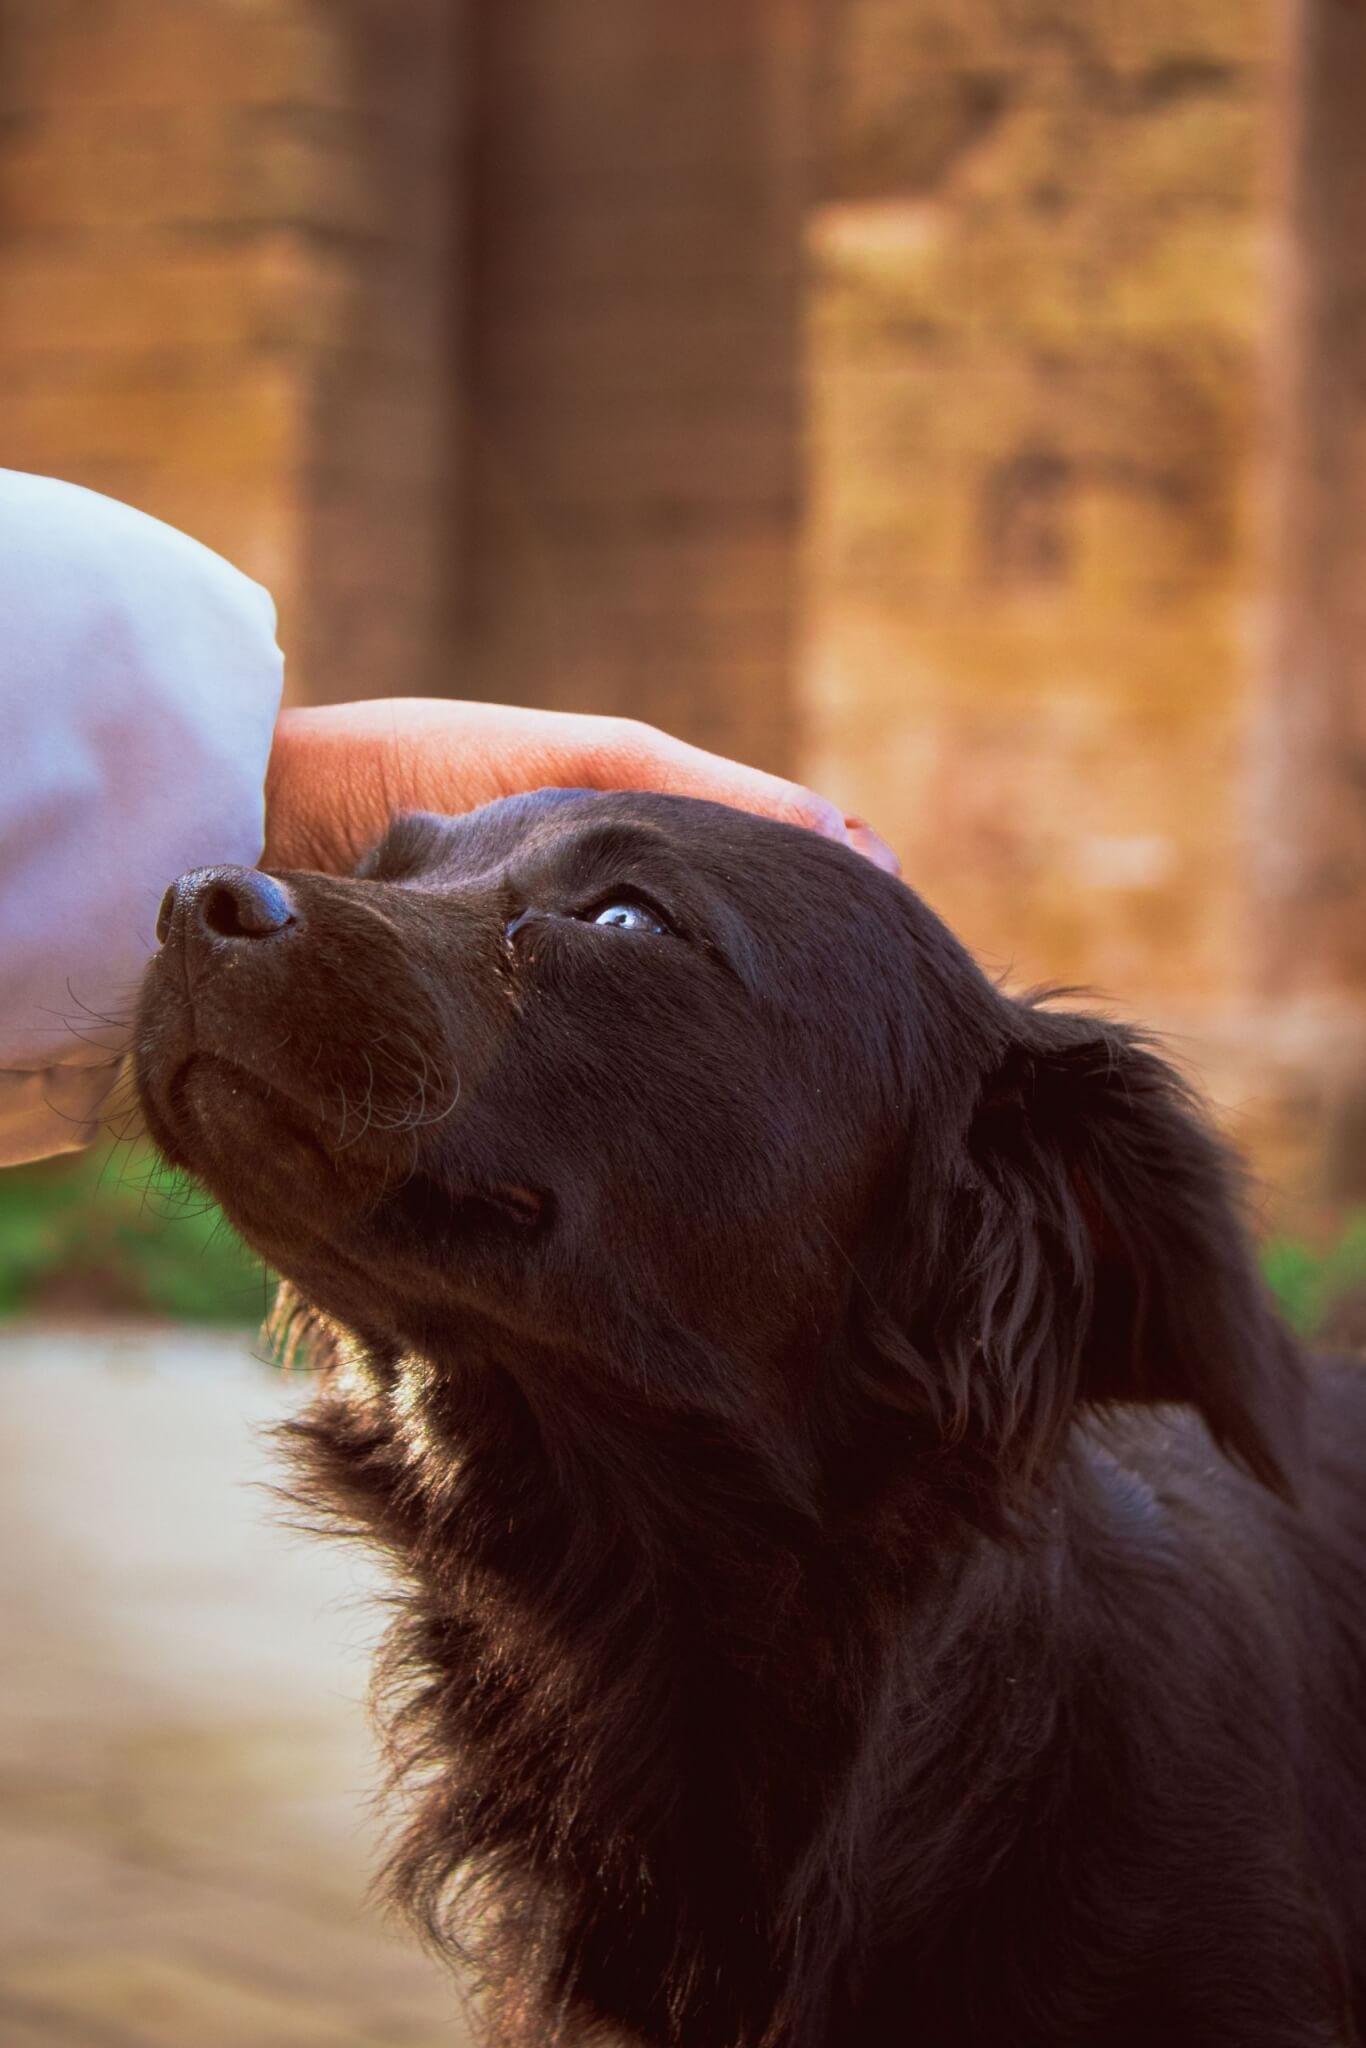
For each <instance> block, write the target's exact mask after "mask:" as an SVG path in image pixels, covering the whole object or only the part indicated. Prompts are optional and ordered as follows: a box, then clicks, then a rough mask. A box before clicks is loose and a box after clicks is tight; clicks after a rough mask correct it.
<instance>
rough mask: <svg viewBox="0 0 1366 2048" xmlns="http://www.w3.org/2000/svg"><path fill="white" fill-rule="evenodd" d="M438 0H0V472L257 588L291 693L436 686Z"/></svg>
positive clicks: (446, 129)
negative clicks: (41, 479)
mask: <svg viewBox="0 0 1366 2048" xmlns="http://www.w3.org/2000/svg"><path fill="white" fill-rule="evenodd" d="M459 21H460V10H459V8H458V6H456V5H454V4H453V0H347V4H346V5H338V6H320V5H317V4H314V0H0V461H2V462H4V463H5V464H6V465H8V466H9V467H11V468H18V469H35V470H44V471H49V472H52V473H53V474H56V475H58V476H63V477H68V478H70V479H72V480H74V481H76V482H79V483H85V484H89V485H91V486H93V487H94V488H95V489H98V490H103V491H108V492H110V493H112V494H113V495H114V496H116V497H123V498H127V499H130V500H131V501H132V502H133V503H135V504H137V505H140V506H142V507H143V509H144V510H146V511H149V512H153V513H156V514H157V515H158V516H160V517H161V518H164V519H168V520H170V521H171V522H172V523H173V524H176V525H180V526H184V527H187V528H188V529H189V530H190V531H191V532H192V533H194V534H196V535H197V536H198V537H199V538H201V539H202V540H205V541H207V542H208V543H209V544H210V546H213V547H216V548H219V549H221V550H222V551H223V552H224V553H226V554H228V555H230V556H232V557H233V558H234V559H235V560H236V561H238V562H239V563H240V564H241V565H242V567H244V568H245V569H247V570H249V571H250V572H251V573H252V574H253V575H256V576H259V577H261V578H262V579H263V580H264V581H265V582H266V583H268V584H269V585H270V587H271V589H272V590H273V591H274V593H275V595H276V599H277V602H278V604H279V606H280V611H281V617H282V639H283V642H284V645H285V647H286V650H287V653H288V655H289V671H290V679H289V688H290V690H291V693H292V694H295V695H308V696H315V697H317V696H322V697H333V696H351V695H360V694H367V693H370V692H372V691H374V690H376V689H379V690H397V689H425V688H429V687H435V686H439V685H440V684H441V683H442V682H443V681H444V678H445V676H446V674H447V672H448V664H447V661H446V659H445V656H446V654H447V651H448V638H449V621H450V617H451V613H452V610H453V595H454V594H453V587H452V583H451V567H452V562H453V560H454V551H453V548H452V545H451V508H450V482H451V476H452V473H453V470H454V467H455V464H456V448H455V443H454V438H453V436H452V435H451V433H450V432H449V431H448V416H449V412H450V400H451V392H450V366H451V363H452V360H453V358H454V353H455V348H454V322H455V313H454V299H455V293H456V289H457V286H458V275H459V266H458V263H457V262H456V261H455V260H453V259H454V254H455V245H456V238H457V233H458V229H457V207H456V196H457V195H456V189H455V182H454V178H453V153H454V133H455V128H456V123H457V120H458V115H459V110H460V106H461V93H460V89H459V81H460V63H459V52H458V45H457V30H458V27H459Z"/></svg>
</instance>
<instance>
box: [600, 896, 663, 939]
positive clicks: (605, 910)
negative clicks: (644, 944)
mask: <svg viewBox="0 0 1366 2048" xmlns="http://www.w3.org/2000/svg"><path fill="white" fill-rule="evenodd" d="M588 922H589V923H590V924H605V925H610V926H611V928H612V929H613V930H614V931H623V932H662V931H663V930H664V926H663V925H662V924H661V923H660V921H659V919H658V918H657V917H656V916H655V914H654V912H653V911H652V910H651V909H650V908H649V907H648V905H647V904H644V903H632V902H629V901H625V902H621V903H606V904H604V905H603V907H602V909H601V910H595V911H593V912H592V913H591V914H590V916H589V918H588Z"/></svg>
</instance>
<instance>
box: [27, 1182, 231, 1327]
mask: <svg viewBox="0 0 1366 2048" xmlns="http://www.w3.org/2000/svg"><path fill="white" fill-rule="evenodd" d="M269 1299H270V1288H269V1286H268V1284H267V1279H266V1272H265V1268H264V1267H263V1265H262V1263H261V1261H260V1260H259V1259H258V1258H257V1257H256V1255H255V1254H254V1253H253V1252H250V1251H248V1250H247V1248H246V1246H245V1245H244V1244H243V1243H242V1242H241V1240H240V1238H238V1237H237V1236H236V1235H235V1233H234V1232H233V1231H232V1230H231V1228H230V1227H229V1225H228V1224H227V1223H226V1221H225V1220H224V1218H223V1214H222V1212H221V1210H219V1209H218V1208H217V1207H216V1206H215V1205H214V1204H213V1203H211V1202H209V1201H208V1199H207V1198H206V1197H205V1196H204V1195H203V1194H201V1193H200V1192H199V1191H198V1190H197V1189H195V1188H193V1187H191V1186H190V1185H189V1184H188V1183H186V1182H183V1181H181V1180H179V1179H178V1178H177V1177H176V1176H174V1175H173V1174H171V1173H170V1172H169V1170H168V1169H167V1168H165V1167H163V1166H161V1165H160V1164H159V1163H158V1161H157V1159H156V1156H155V1154H154V1153H153V1152H152V1151H151V1149H150V1147H148V1146H143V1145H127V1144H121V1145H116V1146H114V1147H112V1148H110V1147H97V1148H96V1149H95V1150H94V1151H91V1152H87V1153H80V1154H75V1155H71V1156H69V1157H66V1158H62V1159H52V1160H44V1161H42V1162H41V1163H40V1164H38V1165H36V1166H16V1167H10V1168H9V1169H8V1170H7V1171H4V1172H0V1315H15V1314H20V1313H24V1312H26V1311H41V1310H43V1309H54V1310H56V1309H60V1308H67V1309H70V1308H82V1309H95V1310H103V1311H106V1312H109V1313H113V1314H119V1313H123V1314H129V1315H136V1314H143V1315H160V1316H169V1317H171V1318H173V1319H175V1320H177V1321H183V1322H205V1323H238V1324H248V1325H249V1324H252V1323H257V1322H259V1321H260V1320H261V1317H262V1315H263V1314H264V1312H265V1309H266V1306H267V1304H268V1302H269Z"/></svg>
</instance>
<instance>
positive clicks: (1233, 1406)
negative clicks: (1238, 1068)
mask: <svg viewBox="0 0 1366 2048" xmlns="http://www.w3.org/2000/svg"><path fill="white" fill-rule="evenodd" d="M159 931H160V935H161V938H162V941H163V943H162V946H161V950H160V952H159V953H158V954H157V956H156V957H155V958H154V960H153V962H152V964H151V965H150V967H149V969H148V973H147V977H146V981H145V985H144V988H143V991H142V996H141V1002H140V1008H139V1014H138V1022H137V1049H136V1068H137V1075H138V1081H139V1087H140V1092H141V1098H142V1102H143V1105H144V1109H145V1115H146V1119H147V1122H148V1124H149V1126H150V1129H151V1131H152V1134H153V1136H154V1137H155V1139H156V1141H157V1143H158V1144H159V1146H160V1148H161V1150H162V1151H163V1152H164V1154H165V1155H166V1157H167V1158H168V1159H169V1160H171V1161H172V1162H174V1163H175V1164H176V1165H177V1166H179V1167H181V1168H183V1169H185V1170H186V1171H187V1172H188V1173H190V1174H191V1175H193V1176H195V1177H196V1178H197V1179H198V1180H199V1181H200V1182H202V1183H203V1185H204V1186H205V1187H206V1188H207V1189H208V1190H210V1191H211V1193H212V1194H213V1195H214V1196H216V1197H217V1199H218V1200H219V1201H220V1202H221V1203H222V1205H223V1207H224V1209H225V1210H226V1211H227V1214H228V1216H229V1217H230V1219H231V1220H232V1222H233V1223H234V1224H235V1225H236V1227H237V1228H238V1230H239V1231H240V1232H241V1233H242V1235H243V1236H244V1237H245V1238H246V1239H247V1240H248V1242H249V1243H251V1244H252V1245H253V1246H255V1247H256V1249H257V1250H258V1251H259V1252H260V1253H261V1254H262V1255H263V1256H264V1257H265V1258H266V1259H267V1260H269V1261H270V1262H271V1263H272V1264H273V1265H274V1266H276V1267H277V1268H278V1269H279V1271H280V1272H281V1273H282V1274H283V1275H284V1276H285V1277H286V1279H287V1281H288V1282H289V1284H290V1286H291V1287H292V1288H293V1290H294V1292H295V1294H296V1296H297V1297H298V1299H299V1300H300V1301H301V1302H302V1303H304V1304H306V1305H307V1307H308V1310H309V1312H310V1313H311V1314H312V1315H313V1316H314V1317H315V1318H316V1319H317V1323H318V1327H319V1328H320V1329H321V1330H322V1331H323V1332H325V1333H326V1335H327V1342H326V1345H325V1347H324V1348H325V1352H326V1356H325V1360H324V1363H323V1365H322V1368H321V1376H320V1380H319V1384H318V1389H317V1392H316V1396H315V1398H314V1400H313V1403H312V1406H311V1408H310V1409H309V1410H308V1411H307V1412H306V1413H305V1415H304V1417H303V1419H302V1420H299V1421H297V1422H296V1423H294V1424H292V1425H290V1433H291V1437H292V1455H293V1457H294V1459H295V1461H296V1465H297V1469H298V1471H299V1473H300V1475H301V1479H300V1484H301V1486H302V1487H303V1488H304V1489H305V1490H306V1493H307V1496H308V1498H309V1499H310V1500H311V1502H312V1503H313V1504H314V1505H315V1506H316V1507H317V1508H318V1509H319V1510H321V1511H322V1512H323V1513H324V1514H325V1515H326V1516H327V1517H329V1518H330V1519H331V1520H332V1521H333V1523H335V1524H336V1525H338V1526H341V1527H344V1528H346V1529H348V1530H350V1531H352V1532H356V1533H359V1534H360V1535H361V1536H362V1537H364V1538H365V1539H366V1540H367V1541H368V1542H369V1543H371V1544H372V1545H375V1546H378V1548H379V1550H380V1551H381V1552H382V1553H383V1554H384V1556H385V1557H386V1558H387V1559H388V1560H389V1561H390V1564H391V1566H392V1568H393V1572H394V1576H395V1580H396V1585H397V1589H398V1592H399V1594H400V1596H401V1613H400V1619H399V1621H398V1623H397V1625H396V1628H395V1631H394V1634H393V1636H392V1637H391V1639H390V1643H389V1648H388V1651H387V1654H386V1658H385V1661H384V1683H385V1686H386V1688H387V1691H388V1696H389V1700H390V1712H391V1714H392V1716H393V1719H392V1723H391V1732H392V1742H393V1746H394V1751H395V1755H396V1757H397V1759H398V1761H399V1765H400V1767H401V1769H402V1771H403V1772H404V1773H405V1775H406V1777H407V1780H408V1785H409V1809H410V1813H409V1820H408V1824H407V1827H406V1831H405V1832H404V1833H403V1835H402V1837H401V1839H400V1841H399V1844H398V1847H397V1849H396V1852H395V1855H394V1858H393V1861H392V1864H391V1867H390V1870H389V1873H388V1882H389V1885H390V1888H391V1891H392V1895H393V1897H394V1898H395V1899H396V1900H397V1901H399V1902H400V1903H401V1904H402V1906H403V1907H404V1908H405V1909H406V1910H407V1911H408V1912H409V1913H411V1914H413V1915H414V1916H416V1919H417V1921H418V1923H419V1924H420V1925H421V1926H422V1927H424V1928H425V1929H426V1930H428V1931H429V1932H430V1933H431V1934H432V1935H433V1936H434V1937H435V1938H436V1939H438V1940H439V1941H441V1942H442V1943H443V1944H445V1945H447V1946H448V1947H449V1948H450V1949H451V1950H452V1951H454V1952H455V1953H457V1954H458V1955H460V1956H462V1957H464V1958H465V1960H466V1962H467V1963H468V1966H469V1968H470V1969H471V1971H472V1972H473V1974H474V1980H475V1982H476V1983H477V1985H478V1987H479V1992H478V2000H479V2007H480V2013H481V2016H482V2023H483V2025H484V2026H485V2027H486V2029H487V2033H488V2037H489V2038H490V2039H491V2040H492V2041H493V2042H495V2043H496V2044H498V2048H549V2044H565V2048H568V2044H589V2043H592V2044H599V2043H605V2042H608V2041H612V2042H623V2043H635V2044H648V2048H903V2044H917V2048H1045V2044H1046V2048H1072V2044H1075V2048H1154V2044H1156V2043H1159V2042H1160V2043H1164V2044H1165V2043H1182V2044H1184V2043H1187V2042H1189V2043H1199V2044H1201V2048H1253V2044H1256V2048H1317V2044H1322V2048H1346V2044H1349V2043H1355V2042H1358V2041H1359V2040H1360V2039H1361V2037H1362V2029H1363V2026H1366V1489H1364V1488H1363V1484H1362V1473H1363V1468H1366V1374H1363V1373H1362V1371H1361V1370H1360V1369H1359V1368H1355V1367H1353V1366H1350V1365H1348V1364H1346V1363H1339V1364H1336V1365H1335V1364H1333V1363H1331V1362H1315V1363H1312V1364H1311V1363H1309V1362H1307V1361H1306V1360H1305V1359H1304V1358H1302V1356H1301V1355H1300V1353H1299V1351H1298V1349H1297V1347H1296V1345H1295V1344H1294V1343H1293V1342H1292V1340H1291V1338H1290V1337H1289V1335H1288V1334H1287V1332H1286V1331H1285V1330H1284V1329H1283V1328H1282V1326H1281V1325H1280V1323H1279V1322H1278V1321H1277V1319H1276V1317H1275V1314H1274V1313H1273V1310H1272V1308H1271V1306H1270V1305H1269V1302H1268V1299H1267V1297H1266V1295H1265V1293H1264V1291H1263V1287H1262V1284H1261V1282H1260V1279H1259V1276H1258V1271H1257V1268H1256V1264H1255V1260H1254V1257H1253V1254H1252V1251H1251V1250H1250V1248H1249V1243H1248V1240H1247V1237H1246V1235H1245V1233H1244V1230H1243V1227H1242V1225H1241V1223H1240V1221H1239V1216H1238V1184H1237V1177H1236V1174H1235V1172H1234V1170H1233V1168H1232V1167H1231V1165H1230V1163H1229V1161H1228V1160H1227V1159H1226V1157H1225V1155H1224V1153H1223V1152H1222V1150H1221V1148H1220V1146H1219V1144H1218V1143H1217V1142H1216V1140H1215V1139H1214V1138H1213V1137H1212V1136H1211V1135H1210V1133H1209V1131H1208V1130H1207V1129H1206V1127H1205V1126H1204V1124H1203V1123H1202V1121H1201V1119H1200V1117H1199V1115H1198V1113H1197V1111H1196V1109H1195V1107H1194V1106H1193V1104H1192V1102H1191V1100H1190V1099H1189V1097H1188V1095H1187V1093H1186V1091H1185V1089H1184V1088H1183V1086H1182V1084H1181V1082H1180V1081H1179V1080H1178V1078H1177V1077H1176V1075H1175V1074H1174V1073H1173V1072H1172V1071H1171V1069H1170V1068H1169V1067H1168V1066H1167V1065H1166V1064H1164V1062H1163V1061H1162V1059H1161V1058H1160V1057H1158V1055H1157V1054H1156V1053H1155V1052H1154V1050H1153V1049H1152V1047H1151V1045H1150V1044H1149V1043H1147V1042H1145V1040H1144V1039H1143V1037H1142V1036H1141V1035H1139V1034H1137V1033H1136V1032H1134V1031H1132V1030H1130V1029H1127V1028H1124V1027H1121V1026H1120V1025H1118V1024H1115V1023H1112V1022H1109V1021H1105V1020H1103V1019H1099V1018H1097V1017H1094V1016H1086V1015H1081V1014H1076V1013H1074V1012H1072V1011H1068V1010H1066V1009H1060V1008H1059V1007H1058V1006H1057V1001H1056V999H1054V1000H1051V1001H1048V1000H1043V999H1030V1000H1016V999H1013V998H1011V997H1010V996H1009V995H1007V994H1005V993H1003V992H1002V991H1001V989H1000V988H998V987H997V986H996V985H995V984H994V983H993V982H992V981H990V980H989V979H988V978H987V977H986V976H985V975H984V974H983V972H982V971H981V970H980V969H979V968H978V967H977V966H976V965H975V963H974V962H973V960H972V959H971V958H970V957H969V955H968V954H967V953H966V952H965V950H964V949H963V948H962V947H961V946H960V945H959V944H958V942H957V941H956V940H955V939H954V938H953V937H952V936H951V934H950V933H949V932H948V931H947V930H946V929H945V927H944V926H943V924H941V923H940V922H939V920H938V919H937V918H936V917H935V916H934V915H933V914H932V912H931V911H930V910H929V909H928V908H927V907H926V906H925V905H924V904H923V903H922V902H921V901H920V900H919V899H918V898H917V897H916V896H915V895H914V894H913V893H912V891H911V890H910V889H909V888H906V887H904V886H903V885H902V884H901V883H900V882H899V881H897V880H895V879H893V878H892V877H891V876H890V875H888V874H885V873H882V872H880V871H879V870H877V869H875V868H874V867H873V866H872V865H871V864H870V863H868V862H866V861H863V860H861V859H859V858H858V857H857V856H856V855H854V854H852V853H850V852H849V851H848V850H847V849H845V848H841V847H839V846H836V845H834V844H831V843H827V842H826V841H824V840H822V839H820V838H818V837H816V836H815V835H814V834H810V833H806V832H803V831H800V830H798V829H796V828H794V827H789V826H785V825H781V824H777V823H774V822H771V821H767V820H763V819H758V818H753V817H748V816H744V815H741V814H740V813H738V812H735V811H731V810H729V809H726V808H724V807H720V806H716V805H711V804H706V803H701V802H696V801H691V800H687V799H682V798H670V797H667V796H659V795H646V794H596V793H589V792H573V791H563V790H556V791H545V792H541V793H539V794H536V795H534V796H528V797H516V798H510V799H507V800H505V801H502V802H499V803H495V804H492V805H490V806H488V807H487V808H485V809H483V810H479V811H475V812H473V813H470V814H469V815H467V816H464V817H458V818H444V817H435V816H428V815H416V816H407V817H403V818H400V819H399V820H398V821H397V822H396V823H395V824H394V825H393V826H392V828H391V830H390V831H389V833H388V835H387V836H386V837H385V839H384V840H383V842H382V843H381V844H380V846H379V847H378V848H377V849H376V850H375V852H374V853H373V854H372V855H371V856H370V857H369V858H368V859H367V861H366V862H365V863H364V864H363V866H362V867H361V869H360V870H359V872H358V874H357V875H356V876H355V877H354V878H346V879H329V878H327V877H324V876H321V875H314V874H290V875H283V876H279V877H274V878H272V877H268V876H265V875H262V874H259V873H257V872H255V871H252V870H245V869H209V870H200V871H197V872H195V873H193V874H190V875H188V876H185V877H184V878H182V880H181V881H180V882H179V883H177V884H176V885H175V886H174V888H173V889H172V890H170V891H168V894H167V898H166V901H165V903H164V905H163V909H162V917H161V921H160V926H159Z"/></svg>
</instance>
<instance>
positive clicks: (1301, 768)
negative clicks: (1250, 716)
mask: <svg viewBox="0 0 1366 2048" xmlns="http://www.w3.org/2000/svg"><path fill="white" fill-rule="evenodd" d="M1293 75H1294V84H1295V92H1294V98H1293V106H1294V117H1293V123H1292V135H1291V146H1290V149H1289V151H1288V152H1287V177H1286V194H1285V212H1284V250H1285V267H1284V273H1283V276H1284V284H1285V305H1284V309H1283V317H1282V320H1281V323H1280V327H1281V341H1282V356H1281V361H1280V364H1279V375H1278V379H1277V387H1276V396H1277V409H1276V426H1277V452H1278V458H1279V469H1280V491H1279V504H1278V513H1279V517H1278V521H1277V530H1276V547H1275V556H1274V560H1275V569H1276V578H1277V601H1276V608H1275V609H1276V630H1275V633H1274V635H1273V638H1272V643H1271V647H1270V658H1269V662H1268V673H1267V679H1266V693H1265V703H1264V720H1263V726H1262V732H1261V759H1260V764H1259V777H1258V787H1259V795H1260V799H1261V801H1260V804H1259V808H1258V814H1257V823H1258V828H1259V830H1258V837H1257V874H1258V878H1259V881H1260V883H1261V888H1262V908H1263V914H1262V916H1261V917H1260V918H1259V920H1258V923H1257V927H1256V933H1255V945H1256V960H1257V966H1258V972H1259V982H1260V987H1261V992H1262V995H1263V998H1264V1001H1265V1003H1266V1005H1267V1012H1268V1019H1269V1024H1270V1028H1271V1031H1272V1033H1273V1036H1274V1041H1275V1043H1276V1044H1277V1046H1278V1047H1280V1048H1282V1049H1283V1056H1284V1058H1285V1062H1286V1065H1287V1069H1288V1070H1289V1072H1290V1074H1291V1075H1292V1077H1293V1081H1294V1095H1293V1099H1294V1103H1295V1108H1296V1113H1297V1116H1298V1119H1299V1122H1300V1124H1301V1127H1302V1132H1301V1135H1302V1142H1303V1145H1304V1148H1305V1150H1306V1152H1307V1154H1308V1155H1309V1161H1310V1164H1311V1166H1312V1168H1313V1174H1312V1185H1313V1186H1314V1187H1315V1188H1316V1189H1317V1191H1318V1192H1319V1193H1320V1194H1321V1195H1322V1196H1323V1197H1324V1198H1326V1199H1327V1200H1329V1201H1354V1202H1361V1201H1363V1200H1366V11H1363V9H1362V8H1361V7H1360V6H1359V5H1357V4H1355V0H1296V4H1295V7H1294V73H1293Z"/></svg>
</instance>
